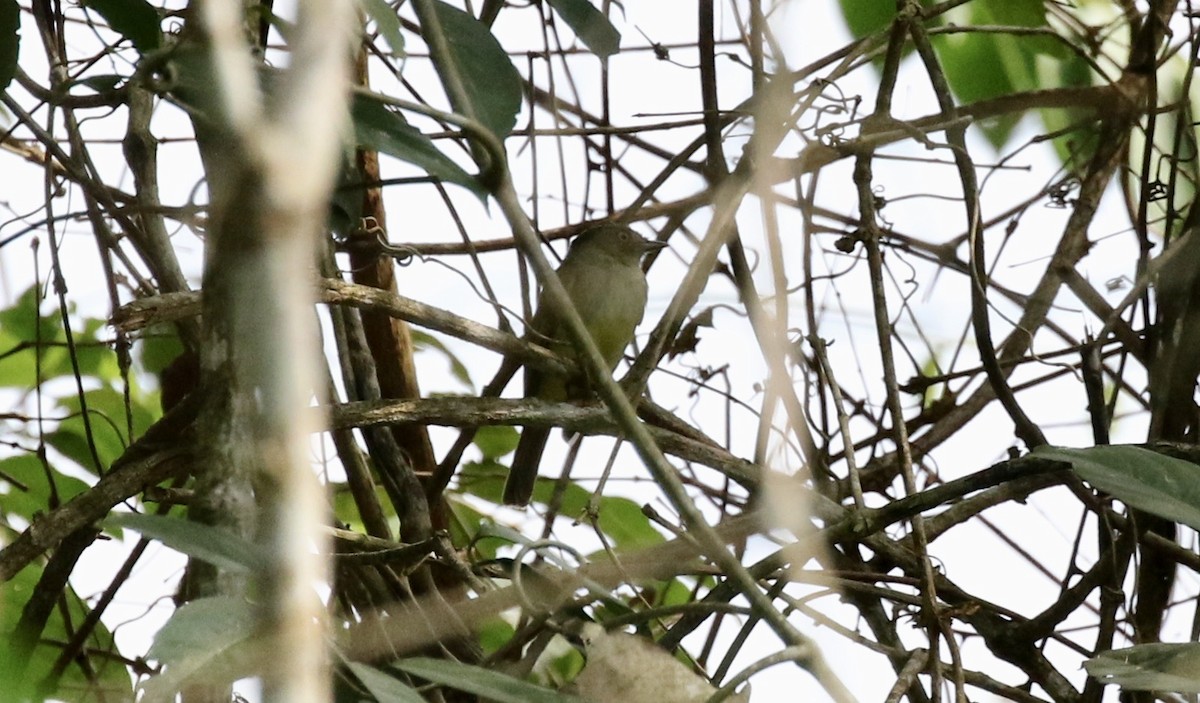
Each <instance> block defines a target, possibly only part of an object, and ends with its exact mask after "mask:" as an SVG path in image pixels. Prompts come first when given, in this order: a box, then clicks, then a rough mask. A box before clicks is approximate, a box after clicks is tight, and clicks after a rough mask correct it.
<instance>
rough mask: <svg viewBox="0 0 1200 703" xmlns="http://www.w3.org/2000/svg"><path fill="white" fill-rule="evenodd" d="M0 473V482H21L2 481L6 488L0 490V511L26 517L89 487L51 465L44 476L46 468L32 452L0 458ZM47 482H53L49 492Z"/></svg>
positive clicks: (67, 499) (70, 497)
mask: <svg viewBox="0 0 1200 703" xmlns="http://www.w3.org/2000/svg"><path fill="white" fill-rule="evenodd" d="M0 477H4V478H0V483H3V484H8V482H9V481H10V480H11V481H19V482H20V483H21V486H22V487H18V486H16V485H6V488H5V490H6V491H7V492H5V493H3V494H0V513H3V514H6V515H20V516H21V517H24V518H26V519H29V520H32V519H33V516H34V515H35V514H37V513H39V512H46V511H48V510H51V509H53V508H54V507H55V506H56V504H57V505H61V504H62V503H66V502H67V501H69V500H71V499H72V498H74V497H75V496H77V495H79V494H80V493H83V492H84V491H86V490H88V488H89V486H88V484H86V483H84V482H83V481H80V480H79V479H77V478H75V477H73V476H67V475H64V474H62V473H61V472H59V471H58V470H57V469H55V468H54V467H53V466H51V467H49V476H47V468H46V467H44V466H42V462H41V460H39V459H38V458H37V457H36V456H34V455H33V454H20V455H17V456H10V457H7V458H5V459H2V460H0ZM51 482H53V484H54V490H53V492H52V491H51V486H50V484H51ZM52 493H53V495H55V496H56V501H53V502H52V501H51V498H50V496H51V495H52Z"/></svg>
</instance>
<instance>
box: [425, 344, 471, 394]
mask: <svg viewBox="0 0 1200 703" xmlns="http://www.w3.org/2000/svg"><path fill="white" fill-rule="evenodd" d="M412 337H413V343H414V344H415V345H416V347H417V350H418V351H427V350H430V349H432V350H434V351H438V352H441V353H442V355H443V356H445V357H446V362H447V363H448V364H450V374H451V375H452V376H454V378H456V379H458V380H459V381H460V382H461V383H462V384H463V385H464V386H466V387H467V388H468V389H474V387H475V386H474V384H472V383H471V372H470V370H469V369H467V365H466V364H464V363H463V362H462V361H460V360H459V358H458V357H457V356H455V355H454V352H452V351H450V348H449V347H447V346H446V345H445V344H443V343H442V340H440V339H438V338H437V337H434V336H433V335H431V334H426V333H424V332H421V331H419V330H413V331H412Z"/></svg>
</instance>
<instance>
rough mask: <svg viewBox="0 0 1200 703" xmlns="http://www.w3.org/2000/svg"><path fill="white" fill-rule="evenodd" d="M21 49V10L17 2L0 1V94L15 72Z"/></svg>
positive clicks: (10, 0)
mask: <svg viewBox="0 0 1200 703" xmlns="http://www.w3.org/2000/svg"><path fill="white" fill-rule="evenodd" d="M20 48H21V8H20V7H19V6H18V5H17V0H0V93H2V92H4V90H5V89H6V88H8V84H9V83H11V82H12V78H13V75H14V74H16V72H17V54H18V53H20Z"/></svg>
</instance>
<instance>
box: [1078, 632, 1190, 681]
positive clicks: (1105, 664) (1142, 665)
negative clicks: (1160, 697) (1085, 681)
mask: <svg viewBox="0 0 1200 703" xmlns="http://www.w3.org/2000/svg"><path fill="white" fill-rule="evenodd" d="M1083 668H1084V669H1086V670H1087V672H1088V675H1089V676H1091V677H1093V678H1095V679H1098V680H1099V681H1101V682H1103V683H1111V684H1116V685H1118V686H1120V687H1121V688H1124V689H1125V690H1127V691H1174V692H1176V693H1200V643H1197V642H1188V643H1185V644H1167V643H1155V644H1140V645H1137V646H1135V647H1127V648H1125V649H1114V650H1112V651H1109V652H1102V653H1100V654H1098V655H1096V656H1095V657H1094V658H1092V659H1089V660H1087V661H1086V662H1084V664H1083Z"/></svg>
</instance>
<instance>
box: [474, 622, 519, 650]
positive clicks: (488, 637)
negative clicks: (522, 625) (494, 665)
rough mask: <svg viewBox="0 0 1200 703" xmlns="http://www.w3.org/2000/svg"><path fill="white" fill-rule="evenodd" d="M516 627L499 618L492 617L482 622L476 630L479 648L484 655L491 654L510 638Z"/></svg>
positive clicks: (515, 631)
mask: <svg viewBox="0 0 1200 703" xmlns="http://www.w3.org/2000/svg"><path fill="white" fill-rule="evenodd" d="M516 633H517V629H516V628H515V627H513V626H512V624H510V623H509V622H507V621H505V620H502V619H500V618H492V619H491V620H488V621H486V622H484V623H483V625H481V626H480V627H479V629H478V630H477V637H478V639H479V648H480V649H482V650H483V654H484V656H491V655H493V654H495V653H496V652H498V651H500V648H501V647H503V646H504V645H506V644H508V643H509V641H511V640H512V638H513V635H515V634H516Z"/></svg>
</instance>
